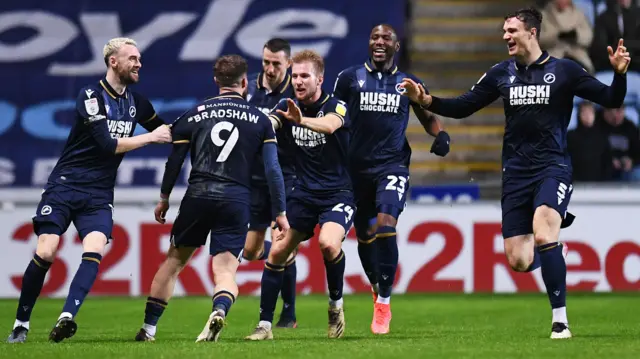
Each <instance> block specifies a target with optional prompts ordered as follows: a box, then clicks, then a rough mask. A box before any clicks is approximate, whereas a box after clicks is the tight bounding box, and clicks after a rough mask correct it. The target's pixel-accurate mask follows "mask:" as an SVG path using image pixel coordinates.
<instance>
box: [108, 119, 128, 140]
mask: <svg viewBox="0 0 640 359" xmlns="http://www.w3.org/2000/svg"><path fill="white" fill-rule="evenodd" d="M107 124H108V126H109V133H110V134H111V138H125V137H131V134H132V133H133V122H131V121H115V120H107Z"/></svg>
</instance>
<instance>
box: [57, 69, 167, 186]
mask: <svg viewBox="0 0 640 359" xmlns="http://www.w3.org/2000/svg"><path fill="white" fill-rule="evenodd" d="M155 118H156V113H155V110H154V109H153V106H152V105H151V103H150V102H149V101H148V100H147V99H146V98H144V97H142V96H141V95H139V94H137V93H135V92H133V91H131V90H130V89H129V88H126V89H125V91H124V93H123V94H122V95H118V94H117V92H116V91H115V90H114V89H113V88H111V86H109V83H107V80H106V79H102V80H100V81H99V82H97V83H95V84H91V85H89V86H86V87H84V88H82V90H80V93H79V94H78V98H77V99H76V121H75V122H74V124H73V126H72V127H71V132H69V137H68V138H67V142H66V144H65V145H64V149H63V150H62V155H60V159H58V163H57V164H56V166H55V167H54V169H53V171H52V172H51V174H50V175H49V180H48V182H49V184H55V183H58V184H63V185H67V186H71V187H74V188H76V189H82V190H109V191H113V189H114V187H115V180H116V175H117V173H118V167H119V166H120V162H122V158H123V157H124V153H122V154H115V150H116V146H117V139H118V138H125V137H131V136H133V131H134V130H135V129H136V124H137V123H140V124H141V125H142V126H146V125H147V124H149V123H152V122H155V121H152V120H154V119H155ZM145 128H147V127H145Z"/></svg>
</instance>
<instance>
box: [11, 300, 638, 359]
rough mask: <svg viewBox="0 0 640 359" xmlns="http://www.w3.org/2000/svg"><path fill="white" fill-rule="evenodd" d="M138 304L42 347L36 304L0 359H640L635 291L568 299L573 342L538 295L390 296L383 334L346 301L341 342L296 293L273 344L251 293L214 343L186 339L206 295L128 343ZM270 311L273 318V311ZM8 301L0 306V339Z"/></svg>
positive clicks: (106, 306) (172, 310) (101, 306)
mask: <svg viewBox="0 0 640 359" xmlns="http://www.w3.org/2000/svg"><path fill="white" fill-rule="evenodd" d="M144 303H145V299H144V298H133V299H132V298H98V297H95V298H94V297H90V298H89V299H88V300H87V301H86V302H85V304H84V305H83V307H82V310H81V311H80V313H79V315H78V316H77V318H76V320H77V323H78V332H77V333H76V335H75V336H74V337H73V338H71V339H68V340H66V341H64V342H62V343H59V344H54V343H49V342H48V341H47V336H48V333H49V330H50V329H51V327H52V326H53V324H54V323H55V320H56V319H57V316H58V314H59V312H60V310H61V309H62V305H63V301H62V300H53V299H43V300H40V301H39V302H38V304H37V305H36V307H35V310H34V313H33V317H32V318H31V331H30V333H29V339H28V341H27V343H25V344H18V345H9V344H4V343H3V344H1V345H0V358H4V359H8V358H24V359H37V358H46V359H53V358H66V359H84V358H87V359H106V358H154V359H159V358H179V359H192V358H224V359H228V358H242V359H249V358H261V359H266V358H277V359H288V358H335V359H356V358H368V359H383V358H389V359H404V358H412V359H413V358H510V359H511V358H545V359H549V358H561V359H569V358H579V359H584V358H606V359H609V358H616V359H620V358H640V295H638V294H581V295H575V294H574V295H570V297H569V300H568V315H569V320H570V322H571V323H570V324H571V330H572V332H573V335H574V338H572V339H569V340H555V341H554V340H551V339H549V335H550V330H551V313H550V309H549V304H548V301H547V299H546V296H545V295H544V294H527V295H486V294H483V295H477V294H476V295H452V294H444V295H440V294H438V295H395V296H394V297H393V298H392V310H393V320H392V322H391V333H390V334H389V335H387V336H374V335H373V334H371V332H370V330H369V324H370V322H371V315H372V302H371V297H370V296H365V295H356V296H347V297H345V317H346V331H345V337H344V338H342V339H338V340H329V339H327V337H326V335H327V334H326V327H327V299H326V297H324V296H300V297H298V302H297V312H298V324H299V327H298V328H297V329H275V330H274V337H275V340H274V341H268V342H246V341H244V340H243V338H244V336H245V335H247V334H249V333H250V332H251V331H252V329H253V328H254V326H255V325H256V324H257V322H258V304H259V299H258V298H256V297H242V296H241V297H240V298H239V300H238V302H237V303H236V304H235V305H234V306H233V308H232V309H231V313H230V316H229V317H228V320H227V326H226V328H225V330H224V331H223V332H222V335H221V338H220V342H218V343H195V338H196V336H197V335H198V334H199V333H200V331H201V330H202V327H203V326H204V324H205V321H206V319H207V317H208V315H209V313H210V310H211V299H210V298H206V297H190V298H175V299H173V300H171V302H170V303H169V306H168V307H167V310H166V311H165V313H164V316H163V317H162V318H161V320H160V323H159V326H158V333H157V335H156V341H155V342H153V343H137V342H134V341H133V337H134V336H135V334H136V332H137V331H138V329H139V328H140V325H141V324H142V319H143V315H144ZM280 303H281V302H279V303H278V310H277V312H276V319H277V316H278V314H279V310H280ZM16 305H17V301H16V300H0V318H2V321H3V323H4V324H3V325H4V327H3V328H4V329H5V330H4V333H3V334H2V335H4V337H3V340H4V338H6V336H7V335H8V334H9V331H10V329H11V325H12V324H13V319H14V315H15V308H16Z"/></svg>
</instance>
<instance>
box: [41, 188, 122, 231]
mask: <svg viewBox="0 0 640 359" xmlns="http://www.w3.org/2000/svg"><path fill="white" fill-rule="evenodd" d="M71 222H73V225H74V226H75V227H76V230H77V231H78V234H79V235H80V238H82V239H84V238H85V237H86V236H87V234H89V233H91V232H100V233H103V234H104V235H105V236H106V237H107V240H110V239H111V230H112V228H113V192H110V191H109V192H102V191H100V192H98V191H96V192H93V193H89V192H83V191H78V190H76V189H73V188H71V187H68V186H65V185H61V184H53V185H49V186H47V188H46V189H45V191H44V192H42V197H41V199H40V203H38V208H37V210H36V215H35V216H33V229H34V232H35V233H36V235H38V236H39V235H41V234H57V235H61V234H63V233H64V232H66V231H67V229H68V228H69V225H70V224H71Z"/></svg>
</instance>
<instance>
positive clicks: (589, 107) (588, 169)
mask: <svg viewBox="0 0 640 359" xmlns="http://www.w3.org/2000/svg"><path fill="white" fill-rule="evenodd" d="M595 120H596V110H595V108H594V107H593V104H592V103H591V102H588V101H585V102H582V103H581V104H580V107H579V111H578V127H577V128H576V129H575V130H572V131H569V133H568V134H567V144H568V147H569V153H570V154H571V164H572V166H573V180H574V181H575V182H604V181H611V180H612V179H613V163H612V159H613V157H612V156H611V147H610V146H609V140H608V138H607V134H606V133H605V132H604V130H603V129H602V128H601V127H599V126H594V124H595Z"/></svg>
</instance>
